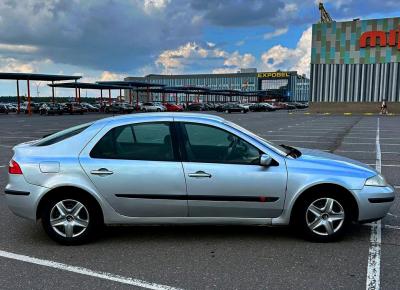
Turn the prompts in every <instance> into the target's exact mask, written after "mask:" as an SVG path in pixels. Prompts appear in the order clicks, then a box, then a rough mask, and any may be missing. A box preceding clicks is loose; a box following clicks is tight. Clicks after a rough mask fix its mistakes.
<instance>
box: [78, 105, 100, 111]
mask: <svg viewBox="0 0 400 290" xmlns="http://www.w3.org/2000/svg"><path fill="white" fill-rule="evenodd" d="M81 106H82V107H83V108H84V109H86V111H87V112H98V111H99V108H97V107H95V106H93V105H92V104H89V103H81Z"/></svg>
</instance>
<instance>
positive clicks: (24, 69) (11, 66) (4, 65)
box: [0, 58, 35, 73]
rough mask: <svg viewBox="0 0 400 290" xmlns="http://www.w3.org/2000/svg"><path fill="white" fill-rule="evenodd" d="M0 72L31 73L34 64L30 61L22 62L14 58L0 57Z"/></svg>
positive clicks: (33, 70) (33, 69)
mask: <svg viewBox="0 0 400 290" xmlns="http://www.w3.org/2000/svg"><path fill="white" fill-rule="evenodd" d="M0 71H1V72H18V73H33V72H35V66H34V64H32V63H23V62H21V61H19V60H18V59H15V58H0Z"/></svg>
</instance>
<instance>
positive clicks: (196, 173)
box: [188, 171, 211, 178]
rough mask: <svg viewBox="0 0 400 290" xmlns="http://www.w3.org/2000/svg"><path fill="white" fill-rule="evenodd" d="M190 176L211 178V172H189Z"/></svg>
mask: <svg viewBox="0 0 400 290" xmlns="http://www.w3.org/2000/svg"><path fill="white" fill-rule="evenodd" d="M188 176H189V177H196V178H201V177H207V178H211V174H209V173H207V172H204V171H197V172H194V173H189V174H188Z"/></svg>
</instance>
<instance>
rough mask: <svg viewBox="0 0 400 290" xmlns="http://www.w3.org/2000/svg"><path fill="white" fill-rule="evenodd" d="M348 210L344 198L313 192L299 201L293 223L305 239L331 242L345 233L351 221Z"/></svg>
mask: <svg viewBox="0 0 400 290" xmlns="http://www.w3.org/2000/svg"><path fill="white" fill-rule="evenodd" d="M350 212H351V211H350V208H349V207H348V203H347V202H346V200H345V199H343V198H341V197H339V196H337V195H334V194H314V195H312V196H309V197H306V198H305V199H304V200H303V201H302V202H301V204H300V206H299V208H298V210H297V212H296V213H295V220H294V223H295V224H296V226H297V227H298V229H299V230H301V233H302V234H303V236H304V237H305V238H306V239H308V240H312V241H315V242H331V241H335V240H337V239H338V238H340V237H342V236H343V234H344V233H345V231H346V229H347V227H348V225H349V224H350V222H351V217H350V216H351V214H350Z"/></svg>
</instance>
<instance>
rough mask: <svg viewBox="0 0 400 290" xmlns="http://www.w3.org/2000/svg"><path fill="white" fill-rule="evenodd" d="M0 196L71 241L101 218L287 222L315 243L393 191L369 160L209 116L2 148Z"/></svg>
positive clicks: (377, 214) (365, 214)
mask: <svg viewBox="0 0 400 290" xmlns="http://www.w3.org/2000/svg"><path fill="white" fill-rule="evenodd" d="M14 152H15V153H14V156H13V157H12V160H11V161H10V167H9V183H8V184H7V186H6V189H5V193H6V200H7V203H8V206H9V208H10V209H11V210H12V211H13V212H14V213H15V214H16V215H19V216H22V217H25V218H28V219H31V220H33V221H37V220H41V221H42V224H43V227H44V229H45V231H46V232H47V233H48V235H49V236H50V237H51V238H53V239H54V240H56V241H57V242H60V243H63V244H79V243H83V242H86V241H88V240H89V239H91V238H93V237H95V236H96V234H98V233H99V232H101V228H102V226H103V225H104V224H106V225H116V224H160V223H163V224H166V223H172V224H184V223H186V224H189V223H190V224H224V223H231V224H232V223H234V224H256V225H260V224H261V225H294V226H295V229H298V230H299V231H300V232H302V234H303V235H304V236H305V237H306V238H308V239H312V240H316V241H332V240H335V239H337V238H338V237H340V236H341V235H342V234H343V233H344V232H345V230H346V227H347V226H348V225H349V224H350V223H351V222H366V221H373V220H378V219H381V218H382V217H384V216H385V215H386V214H387V212H388V210H389V208H390V206H391V205H392V204H393V201H394V190H393V188H392V187H391V186H390V185H388V184H387V183H386V181H385V179H384V178H383V177H382V176H381V175H380V174H379V173H378V172H376V171H375V170H374V169H372V168H370V167H368V166H367V165H364V164H362V163H360V162H357V161H354V160H350V159H347V158H344V157H340V156H336V155H333V154H329V153H325V152H321V151H318V150H310V149H302V148H292V147H290V146H285V145H280V146H278V145H274V144H272V143H270V142H268V141H267V140H264V139H262V138H260V137H259V136H257V135H255V134H253V133H251V132H249V131H247V130H246V129H244V128H242V127H240V126H238V125H235V124H234V123H231V122H229V121H226V120H224V119H222V118H220V117H216V116H211V115H203V114H186V113H185V114H182V113H179V114H175V113H151V114H135V115H127V116H120V117H112V118H106V119H102V120H98V121H95V122H93V123H89V124H84V125H80V126H77V127H73V128H70V129H67V130H64V131H61V132H58V133H56V134H53V135H50V136H48V137H45V138H43V139H40V140H36V141H31V142H28V143H22V144H20V145H17V146H15V147H14Z"/></svg>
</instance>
